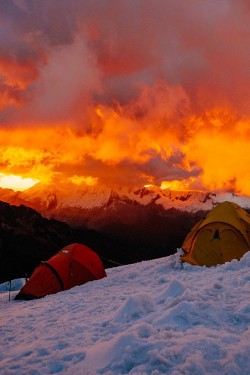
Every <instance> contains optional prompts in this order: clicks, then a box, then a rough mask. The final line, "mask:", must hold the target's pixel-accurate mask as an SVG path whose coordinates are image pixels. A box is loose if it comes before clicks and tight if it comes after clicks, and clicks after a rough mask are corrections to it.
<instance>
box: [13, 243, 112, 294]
mask: <svg viewBox="0 0 250 375" xmlns="http://www.w3.org/2000/svg"><path fill="white" fill-rule="evenodd" d="M105 276H107V275H106V272H105V270H104V267H103V264H102V261H101V259H100V258H99V256H98V255H97V254H96V253H95V252H94V251H93V250H91V249H90V248H88V247H87V246H84V245H81V244H79V243H74V244H71V245H68V246H66V247H64V248H63V249H61V250H60V251H59V252H58V253H57V254H56V255H54V256H53V257H52V258H50V259H49V260H47V261H45V262H41V264H40V265H39V266H38V267H37V268H36V269H35V270H34V272H33V273H32V275H31V277H30V279H29V280H28V281H27V283H26V284H25V285H24V286H23V287H22V289H21V290H20V292H19V293H18V294H17V295H16V297H15V299H34V298H41V297H44V296H46V295H48V294H54V293H57V292H60V291H62V290H67V289H70V288H72V287H74V286H76V285H81V284H84V283H86V282H88V281H92V280H97V279H102V278H103V277H105Z"/></svg>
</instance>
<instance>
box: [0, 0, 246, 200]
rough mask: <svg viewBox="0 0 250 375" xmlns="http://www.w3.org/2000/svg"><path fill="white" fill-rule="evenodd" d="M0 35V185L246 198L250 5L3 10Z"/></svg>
mask: <svg viewBox="0 0 250 375" xmlns="http://www.w3.org/2000/svg"><path fill="white" fill-rule="evenodd" d="M0 26H1V27H0V186H4V187H6V186H8V183H9V184H10V186H12V187H13V188H15V187H16V185H17V182H16V181H17V180H16V179H17V178H19V182H20V181H21V184H22V183H23V184H24V183H26V184H29V182H30V181H31V183H32V181H33V182H35V181H37V180H39V181H42V182H45V183H49V182H50V181H51V180H53V181H58V182H61V181H65V180H66V179H70V180H71V181H75V182H76V183H77V181H78V182H79V181H80V182H81V183H86V184H95V183H105V184H120V185H147V184H153V185H157V186H162V187H163V188H172V189H197V190H225V191H234V192H236V193H239V194H244V195H250V183H249V181H250V172H249V168H248V166H249V163H250V156H249V145H250V105H249V98H250V69H249V66H250V49H249V42H250V5H249V1H248V0H237V1H234V0H189V1H186V0H175V1H171V0H156V1H155V0H118V1H117V0H84V1H83V0H82V1H81V0H53V1H50V0H0ZM10 176H12V177H11V178H10ZM8 178H10V179H8ZM27 179H28V180H27ZM29 179H31V180H29ZM19 185H20V184H19ZM25 186H26V185H25Z"/></svg>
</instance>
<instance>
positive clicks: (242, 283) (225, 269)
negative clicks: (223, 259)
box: [0, 250, 250, 375]
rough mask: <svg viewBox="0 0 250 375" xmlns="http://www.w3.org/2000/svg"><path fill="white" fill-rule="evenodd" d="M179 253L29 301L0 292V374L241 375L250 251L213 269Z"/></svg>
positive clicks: (247, 346)
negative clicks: (182, 256) (19, 299)
mask: <svg viewBox="0 0 250 375" xmlns="http://www.w3.org/2000/svg"><path fill="white" fill-rule="evenodd" d="M180 254H181V251H180V250H178V252H177V253H176V254H174V255H171V256H169V257H166V258H159V259H155V260H150V261H144V262H139V263H136V264H132V265H131V264H130V265H126V266H122V267H115V268H112V269H107V270H106V271H107V277H105V278H103V279H101V280H96V281H91V282H89V283H86V284H84V285H81V286H77V287H74V288H72V289H70V290H66V291H62V292H59V293H57V294H54V295H48V296H47V297H44V298H41V299H37V300H32V301H14V300H13V298H14V296H15V295H16V294H17V293H18V291H17V290H15V291H12V292H11V301H10V302H8V286H6V289H5V292H4V293H0V310H1V327H0V333H1V335H0V343H1V353H0V363H1V369H0V373H1V375H7V374H8V375H27V374H28V375H31V374H37V375H38V374H39V375H40V374H41V375H42V374H43V375H44V374H57V373H58V374H67V375H82V374H89V375H97V374H105V375H110V374H134V375H135V374H136V375H138V374H141V375H142V374H143V375H144V374H145V375H149V374H152V375H163V374H186V375H193V374H199V375H207V374H223V375H248V374H249V367H250V357H249V352H250V340H249V337H250V336H249V334H250V332H249V323H250V320H249V317H250V310H249V308H250V306H249V280H250V253H249V252H247V253H246V254H245V255H244V256H243V257H242V259H241V260H240V261H237V260H233V261H232V262H227V263H226V264H224V265H219V266H213V267H197V266H193V265H190V264H189V263H181V262H180ZM13 285H14V284H13ZM18 288H20V284H19V286H18Z"/></svg>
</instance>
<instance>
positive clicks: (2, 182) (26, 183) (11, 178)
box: [0, 173, 39, 191]
mask: <svg viewBox="0 0 250 375" xmlns="http://www.w3.org/2000/svg"><path fill="white" fill-rule="evenodd" d="M38 182H39V180H37V179H34V178H31V177H21V176H16V175H7V174H4V173H0V187H1V188H3V189H12V190H15V191H23V190H26V189H29V188H30V187H32V186H34V185H35V184H37V183H38Z"/></svg>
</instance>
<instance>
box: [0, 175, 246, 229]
mask: <svg viewBox="0 0 250 375" xmlns="http://www.w3.org/2000/svg"><path fill="white" fill-rule="evenodd" d="M0 200H2V201H6V202H8V203H11V204H16V205H19V204H25V205H26V206H28V207H31V208H34V209H36V210H37V211H39V212H41V213H42V214H43V215H45V216H47V217H52V216H57V217H60V218H61V219H62V218H64V217H65V218H66V221H67V220H69V218H67V213H66V212H65V210H68V209H70V210H71V209H76V210H79V211H81V210H82V211H83V210H85V211H87V210H88V211H89V212H91V210H94V209H96V208H101V209H107V208H109V207H114V206H115V205H116V204H119V203H120V204H123V205H127V206H132V205H136V206H143V207H148V206H151V207H153V206H155V207H157V208H161V209H163V210H165V211H166V210H169V209H172V208H175V209H177V210H180V211H188V212H197V211H199V210H205V211H206V210H210V209H211V208H213V206H214V205H215V204H217V203H218V202H222V201H225V200H227V201H233V202H235V203H238V204H239V205H241V206H242V207H244V208H246V207H249V208H250V197H244V196H238V195H236V194H234V193H229V192H227V193H226V192H224V193H222V192H220V193H218V192H217V193H216V192H204V191H173V190H170V189H161V188H160V187H157V186H153V185H150V186H147V187H125V186H123V187H121V186H115V187H108V186H106V185H101V184H96V185H92V186H89V185H86V184H80V185H77V184H74V183H72V182H66V183H60V184H57V183H52V184H42V183H38V184H36V185H34V186H33V187H32V188H30V189H27V190H25V191H22V192H14V191H13V190H11V189H1V188H0ZM69 216H71V215H69ZM76 216H78V215H76ZM71 217H72V216H71ZM81 220H82V219H80V220H79V222H80V221H81Z"/></svg>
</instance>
